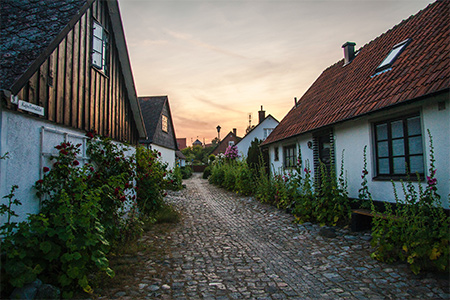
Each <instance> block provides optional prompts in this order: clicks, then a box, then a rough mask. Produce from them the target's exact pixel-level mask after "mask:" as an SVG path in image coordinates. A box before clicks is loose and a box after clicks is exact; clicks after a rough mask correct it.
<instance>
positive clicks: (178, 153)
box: [175, 150, 186, 160]
mask: <svg viewBox="0 0 450 300" xmlns="http://www.w3.org/2000/svg"><path fill="white" fill-rule="evenodd" d="M175 156H176V157H178V158H179V159H184V160H186V156H185V155H184V154H183V152H181V151H180V150H177V151H175Z"/></svg>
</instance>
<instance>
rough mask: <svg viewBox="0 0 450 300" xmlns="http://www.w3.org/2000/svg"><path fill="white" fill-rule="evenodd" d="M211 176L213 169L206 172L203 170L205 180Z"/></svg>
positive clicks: (207, 169)
mask: <svg viewBox="0 0 450 300" xmlns="http://www.w3.org/2000/svg"><path fill="white" fill-rule="evenodd" d="M210 175H211V167H209V166H208V167H206V168H205V170H203V175H202V178H203V179H208V177H209V176H210Z"/></svg>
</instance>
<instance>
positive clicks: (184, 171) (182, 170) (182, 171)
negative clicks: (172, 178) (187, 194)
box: [181, 166, 193, 179]
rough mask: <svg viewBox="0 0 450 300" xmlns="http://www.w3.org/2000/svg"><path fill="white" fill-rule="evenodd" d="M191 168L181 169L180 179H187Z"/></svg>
mask: <svg viewBox="0 0 450 300" xmlns="http://www.w3.org/2000/svg"><path fill="white" fill-rule="evenodd" d="M192 172H193V171H192V167H191V166H184V167H181V175H182V179H189V178H191V176H192Z"/></svg>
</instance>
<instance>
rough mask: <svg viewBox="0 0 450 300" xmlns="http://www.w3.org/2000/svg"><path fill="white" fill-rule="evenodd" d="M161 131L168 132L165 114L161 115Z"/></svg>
mask: <svg viewBox="0 0 450 300" xmlns="http://www.w3.org/2000/svg"><path fill="white" fill-rule="evenodd" d="M161 127H162V131H164V132H168V127H167V117H166V116H165V115H162V125H161Z"/></svg>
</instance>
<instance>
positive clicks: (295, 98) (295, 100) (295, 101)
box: [294, 97, 297, 107]
mask: <svg viewBox="0 0 450 300" xmlns="http://www.w3.org/2000/svg"><path fill="white" fill-rule="evenodd" d="M294 103H295V107H297V97H294Z"/></svg>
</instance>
